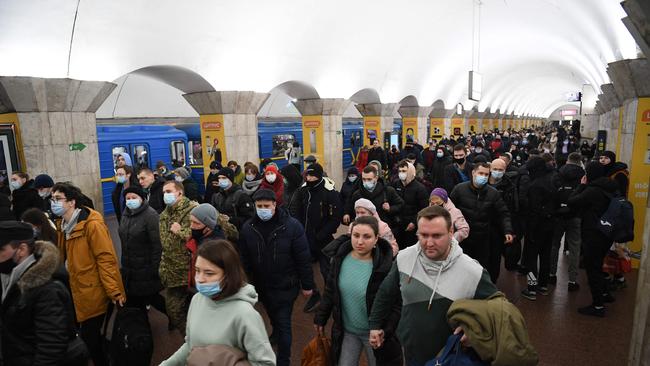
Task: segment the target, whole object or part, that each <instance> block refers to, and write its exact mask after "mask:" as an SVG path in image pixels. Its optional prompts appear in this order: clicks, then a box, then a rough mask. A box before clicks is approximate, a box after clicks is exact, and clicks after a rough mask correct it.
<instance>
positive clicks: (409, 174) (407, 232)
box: [393, 160, 429, 249]
mask: <svg viewBox="0 0 650 366" xmlns="http://www.w3.org/2000/svg"><path fill="white" fill-rule="evenodd" d="M397 169H398V177H399V179H398V180H396V181H394V182H393V188H395V191H396V192H397V194H398V195H399V196H400V197H402V199H403V200H404V205H403V206H402V210H401V211H400V212H399V214H397V215H396V218H397V219H398V220H396V222H395V225H394V229H393V232H394V233H395V239H396V240H397V244H398V245H399V247H400V249H403V248H406V247H408V246H411V245H413V244H415V243H417V241H418V238H417V236H416V235H415V233H416V232H417V216H418V212H420V210H421V209H423V208H425V207H427V206H428V205H429V193H427V190H426V188H424V185H423V184H422V183H420V182H418V180H417V179H415V166H413V164H411V163H409V162H407V161H405V160H402V161H400V162H399V164H397Z"/></svg>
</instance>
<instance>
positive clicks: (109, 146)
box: [97, 119, 401, 215]
mask: <svg viewBox="0 0 650 366" xmlns="http://www.w3.org/2000/svg"><path fill="white" fill-rule="evenodd" d="M400 133H401V120H399V119H396V120H395V124H394V128H393V133H392V136H391V144H395V145H398V146H399V145H400V144H399V141H400V138H399V136H400ZM342 134H343V151H342V154H343V167H344V169H347V168H349V167H351V166H352V165H354V164H355V162H356V159H357V156H358V153H359V149H360V148H361V145H362V137H363V122H362V121H361V120H344V121H343V131H342ZM290 141H291V142H294V141H297V142H299V143H300V146H301V147H303V146H304V144H303V139H302V124H301V122H300V120H296V121H264V120H261V121H260V122H259V124H258V144H259V152H260V160H263V159H266V158H269V159H271V160H273V161H274V162H275V163H276V164H277V165H278V166H279V167H283V166H284V165H286V164H287V162H286V160H285V159H284V151H285V149H286V146H287V143H288V142H290ZM97 142H98V147H99V167H100V172H101V183H102V192H103V193H102V195H103V200H104V214H106V215H108V214H111V213H113V212H114V209H113V204H112V202H111V192H112V191H113V189H114V188H115V180H114V175H115V162H116V160H117V159H116V156H117V154H119V153H126V154H129V156H131V160H132V162H133V167H134V168H135V169H136V170H137V169H140V168H143V167H149V168H152V169H154V168H155V166H156V163H157V162H158V161H163V162H164V163H165V164H166V165H167V168H168V169H173V168H175V167H178V166H189V167H190V169H191V172H192V177H193V178H194V179H195V180H196V181H197V182H198V183H199V187H200V192H201V193H202V192H203V190H204V189H205V187H204V183H205V177H204V174H203V164H204V163H203V156H202V149H201V131H200V128H199V124H198V123H189V124H164V123H161V124H132V125H112V124H98V125H97ZM303 154H304V155H309V153H307V152H304V150H303ZM238 163H239V164H240V165H243V164H244V162H243V161H240V162H238Z"/></svg>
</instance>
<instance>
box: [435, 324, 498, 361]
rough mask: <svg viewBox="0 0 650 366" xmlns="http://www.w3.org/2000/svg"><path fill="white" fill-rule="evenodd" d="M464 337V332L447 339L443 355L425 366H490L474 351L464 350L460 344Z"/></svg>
mask: <svg viewBox="0 0 650 366" xmlns="http://www.w3.org/2000/svg"><path fill="white" fill-rule="evenodd" d="M462 336H463V333H462V332H461V333H459V334H452V335H451V336H450V337H449V338H447V344H445V348H444V349H443V350H442V353H441V354H440V355H439V356H438V357H436V358H434V359H433V360H430V361H429V362H427V363H426V364H424V366H488V365H489V364H490V363H489V362H485V361H482V360H481V359H480V358H479V357H478V355H477V354H476V352H475V351H474V350H473V349H471V348H470V349H467V350H464V349H463V347H462V346H461V344H460V338H461V337H462Z"/></svg>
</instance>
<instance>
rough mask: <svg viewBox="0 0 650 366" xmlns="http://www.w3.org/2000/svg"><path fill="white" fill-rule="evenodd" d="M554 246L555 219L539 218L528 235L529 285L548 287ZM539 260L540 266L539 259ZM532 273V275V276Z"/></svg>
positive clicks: (530, 287)
mask: <svg viewBox="0 0 650 366" xmlns="http://www.w3.org/2000/svg"><path fill="white" fill-rule="evenodd" d="M552 246H553V221H552V220H537V221H536V222H535V224H534V225H531V227H530V229H529V230H528V236H527V237H526V247H525V249H524V264H525V266H526V270H528V287H529V289H530V290H535V288H536V287H537V286H540V287H546V286H547V285H548V278H549V274H550V271H551V248H552ZM538 260H539V267H538V265H537V261H538ZM531 275H532V276H531Z"/></svg>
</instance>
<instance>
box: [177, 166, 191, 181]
mask: <svg viewBox="0 0 650 366" xmlns="http://www.w3.org/2000/svg"><path fill="white" fill-rule="evenodd" d="M174 173H176V174H178V176H179V177H181V178H183V179H187V177H189V176H190V172H189V171H188V170H187V169H185V167H180V168H176V170H174Z"/></svg>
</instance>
